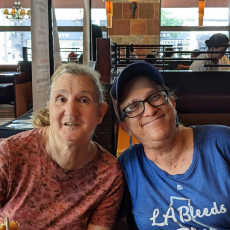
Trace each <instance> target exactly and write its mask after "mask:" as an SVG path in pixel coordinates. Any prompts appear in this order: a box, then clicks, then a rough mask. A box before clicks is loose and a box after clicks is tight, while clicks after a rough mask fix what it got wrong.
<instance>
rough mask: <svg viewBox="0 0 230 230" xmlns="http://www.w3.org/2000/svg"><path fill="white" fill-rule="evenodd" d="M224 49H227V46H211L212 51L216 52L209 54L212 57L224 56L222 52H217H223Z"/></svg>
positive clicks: (219, 57)
mask: <svg viewBox="0 0 230 230" xmlns="http://www.w3.org/2000/svg"><path fill="white" fill-rule="evenodd" d="M226 49H227V47H217V48H215V47H213V48H212V51H214V52H216V53H213V54H210V56H211V57H212V58H216V59H221V58H222V57H223V56H224V53H218V52H225V51H226Z"/></svg>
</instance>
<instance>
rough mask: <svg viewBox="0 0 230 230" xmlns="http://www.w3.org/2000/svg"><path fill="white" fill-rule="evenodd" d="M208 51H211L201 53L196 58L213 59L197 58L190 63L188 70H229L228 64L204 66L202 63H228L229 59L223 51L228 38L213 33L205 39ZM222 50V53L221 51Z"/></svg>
mask: <svg viewBox="0 0 230 230" xmlns="http://www.w3.org/2000/svg"><path fill="white" fill-rule="evenodd" d="M205 43H206V46H207V47H208V51H212V52H213V53H202V54H200V55H199V56H198V58H213V59H214V60H197V61H194V62H193V63H192V65H191V66H190V68H189V69H190V70H201V71H206V70H218V71H220V70H229V69H230V66H226V67H221V66H220V67H218V66H214V67H204V65H211V64H212V65H230V61H229V59H228V58H227V56H226V55H224V52H225V51H226V50H227V48H228V43H229V38H228V37H227V36H226V35H225V34H221V33H217V34H213V35H212V36H211V37H210V38H209V40H206V41H205ZM221 52H222V53H221Z"/></svg>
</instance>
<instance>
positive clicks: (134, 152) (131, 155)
mask: <svg viewBox="0 0 230 230" xmlns="http://www.w3.org/2000/svg"><path fill="white" fill-rule="evenodd" d="M142 152H143V150H142V145H141V144H135V145H133V146H132V149H129V148H128V149H126V150H125V151H124V152H123V153H122V154H121V155H120V156H119V158H118V160H119V162H120V164H121V167H122V168H123V170H124V171H125V170H126V168H128V167H132V166H131V165H133V164H136V163H137V162H139V161H141V160H142Z"/></svg>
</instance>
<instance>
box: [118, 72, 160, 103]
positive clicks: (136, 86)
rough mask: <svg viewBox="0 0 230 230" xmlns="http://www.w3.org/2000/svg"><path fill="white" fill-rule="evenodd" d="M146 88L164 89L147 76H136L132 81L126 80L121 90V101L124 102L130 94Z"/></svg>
mask: <svg viewBox="0 0 230 230" xmlns="http://www.w3.org/2000/svg"><path fill="white" fill-rule="evenodd" d="M146 88H152V89H154V90H156V91H158V90H160V89H162V88H163V87H162V86H161V85H159V84H158V83H156V82H155V81H153V80H152V79H150V78H149V77H146V76H143V75H141V76H136V77H134V78H133V79H131V80H130V81H128V82H126V83H125V84H124V85H123V87H122V89H121V92H120V103H119V104H122V103H123V102H124V100H125V99H126V98H127V97H128V95H130V94H132V93H135V92H136V91H139V92H140V91H142V90H143V91H145V90H146Z"/></svg>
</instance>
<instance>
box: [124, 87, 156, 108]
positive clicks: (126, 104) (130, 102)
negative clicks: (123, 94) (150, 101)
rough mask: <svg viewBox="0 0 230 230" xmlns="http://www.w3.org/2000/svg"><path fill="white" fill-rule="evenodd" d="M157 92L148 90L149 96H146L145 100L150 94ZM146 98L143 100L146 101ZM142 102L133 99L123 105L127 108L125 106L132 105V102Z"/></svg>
mask: <svg viewBox="0 0 230 230" xmlns="http://www.w3.org/2000/svg"><path fill="white" fill-rule="evenodd" d="M158 91H159V90H155V89H153V90H150V91H149V95H148V96H147V97H146V98H148V97H149V96H150V95H151V94H154V93H156V92H158ZM146 98H145V99H146ZM145 99H143V100H145ZM143 100H137V99H133V100H131V101H129V102H127V103H125V106H126V107H127V106H129V105H131V104H132V103H134V102H137V101H143Z"/></svg>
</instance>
